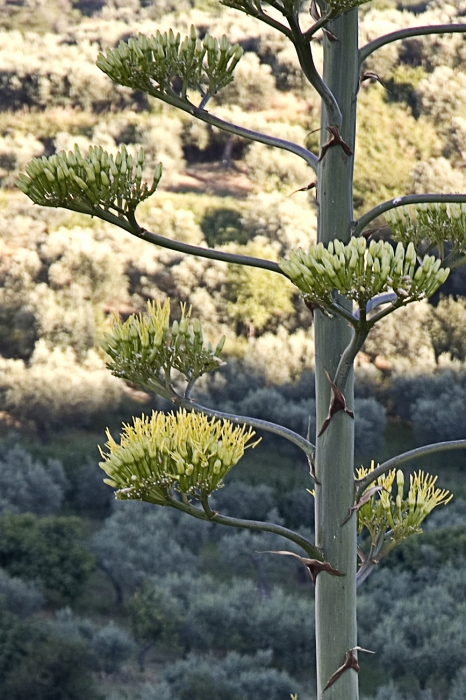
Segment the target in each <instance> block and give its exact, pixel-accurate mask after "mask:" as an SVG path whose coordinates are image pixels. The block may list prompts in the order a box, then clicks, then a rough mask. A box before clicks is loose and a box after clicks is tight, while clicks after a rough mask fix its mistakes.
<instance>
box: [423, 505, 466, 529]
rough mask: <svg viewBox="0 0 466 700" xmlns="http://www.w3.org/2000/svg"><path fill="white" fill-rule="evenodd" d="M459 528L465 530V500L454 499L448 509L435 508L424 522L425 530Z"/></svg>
mask: <svg viewBox="0 0 466 700" xmlns="http://www.w3.org/2000/svg"><path fill="white" fill-rule="evenodd" d="M457 526H461V527H464V528H465V529H466V500H464V499H463V498H454V499H453V501H452V502H451V503H450V504H449V508H437V509H436V510H435V511H434V512H433V513H432V515H431V517H430V518H429V520H428V521H427V522H426V526H425V528H424V529H425V530H426V531H429V530H437V529H440V528H446V527H457Z"/></svg>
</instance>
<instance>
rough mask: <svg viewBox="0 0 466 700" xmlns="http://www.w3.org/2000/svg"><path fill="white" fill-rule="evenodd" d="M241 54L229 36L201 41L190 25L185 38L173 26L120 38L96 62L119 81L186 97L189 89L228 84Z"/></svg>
mask: <svg viewBox="0 0 466 700" xmlns="http://www.w3.org/2000/svg"><path fill="white" fill-rule="evenodd" d="M242 55H243V49H242V48H241V46H240V45H239V44H234V45H232V44H230V43H229V42H228V40H227V38H226V36H223V37H222V38H221V40H220V41H218V40H217V39H215V38H214V37H212V36H210V35H209V34H206V36H205V37H204V39H203V40H202V41H201V40H200V39H198V38H197V35H196V30H195V28H194V27H193V26H191V29H190V33H189V35H188V36H187V37H185V38H184V39H183V40H181V35H180V34H179V33H177V34H175V33H174V32H173V30H172V29H170V30H169V31H168V32H164V33H163V34H162V33H161V32H159V31H157V33H156V35H155V36H150V37H146V36H144V35H142V34H140V35H139V36H138V38H137V39H134V38H132V39H129V41H128V42H127V43H125V42H123V41H121V42H120V43H119V45H118V47H117V48H116V49H107V51H106V53H105V55H104V54H99V57H98V59H97V66H98V67H99V68H100V69H101V70H102V71H103V72H104V73H106V74H107V75H108V76H109V77H110V78H111V79H112V80H113V81H114V82H116V83H119V84H120V85H126V86H128V87H132V88H134V89H144V90H148V91H149V92H150V91H151V89H152V88H155V89H158V90H161V91H162V92H165V93H170V94H172V95H179V96H181V97H182V98H183V99H185V98H186V97H187V90H188V89H193V90H197V91H200V92H201V94H202V95H203V96H204V95H209V96H210V95H214V94H215V93H216V92H217V91H218V90H220V88H222V87H225V86H226V85H228V83H230V82H231V81H232V80H233V71H234V69H235V67H236V65H237V63H238V61H239V60H240V58H241V56H242ZM175 80H178V81H179V85H176V84H175V82H174V81H175Z"/></svg>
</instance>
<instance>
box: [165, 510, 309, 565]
mask: <svg viewBox="0 0 466 700" xmlns="http://www.w3.org/2000/svg"><path fill="white" fill-rule="evenodd" d="M168 505H169V506H171V507H172V508H176V509H177V510H181V511H183V513H188V514H189V515H192V516H193V517H194V518H198V519H199V520H207V522H211V523H218V524H219V525H227V526H229V527H237V528H242V529H244V530H255V531H256V532H272V533H273V534H274V535H280V537H284V538H285V539H287V540H290V541H291V542H294V543H295V544H297V545H298V546H299V547H301V549H302V550H304V551H305V552H306V554H307V555H308V556H309V557H311V559H318V560H319V561H323V557H322V552H321V551H320V550H319V549H318V548H317V547H315V546H314V545H313V544H312V543H311V542H309V540H306V539H305V538H304V537H301V535H298V533H297V532H293V530H288V528H286V527H283V526H282V525H276V524H275V523H266V522H260V521H259V520H242V519H241V518H231V517H230V516H228V515H220V514H219V513H216V512H215V511H211V510H210V507H205V504H204V508H205V509H203V510H201V509H200V508H196V507H195V506H193V505H191V504H190V503H183V502H182V501H177V500H176V499H175V498H171V499H170V501H169V503H168Z"/></svg>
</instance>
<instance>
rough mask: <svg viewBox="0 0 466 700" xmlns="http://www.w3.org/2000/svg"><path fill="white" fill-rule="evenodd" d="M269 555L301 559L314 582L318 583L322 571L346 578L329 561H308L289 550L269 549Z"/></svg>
mask: <svg viewBox="0 0 466 700" xmlns="http://www.w3.org/2000/svg"><path fill="white" fill-rule="evenodd" d="M267 553H268V554H283V555H285V556H289V557H295V558H296V559H299V561H300V562H301V563H302V564H304V566H305V567H306V568H307V570H308V571H309V573H310V575H311V578H312V580H313V582H314V583H315V582H316V578H317V576H318V575H319V574H320V572H321V571H326V572H327V573H328V574H330V576H344V575H345V574H342V573H341V571H338V569H335V568H334V567H333V566H332V565H331V564H329V563H328V561H319V560H318V559H306V558H305V557H301V556H300V555H299V554H295V552H288V551H287V550H282V549H280V550H272V549H268V550H267Z"/></svg>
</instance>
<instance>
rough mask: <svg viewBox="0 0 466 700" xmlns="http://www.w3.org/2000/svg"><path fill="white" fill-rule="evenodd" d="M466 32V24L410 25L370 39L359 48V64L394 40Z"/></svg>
mask: <svg viewBox="0 0 466 700" xmlns="http://www.w3.org/2000/svg"><path fill="white" fill-rule="evenodd" d="M463 32H466V24H431V25H430V26H425V27H410V28H408V29H398V30H397V31H396V32H390V34H385V36H380V37H379V38H378V39H374V40H373V41H370V42H369V43H368V44H366V45H365V46H363V47H362V48H361V49H359V65H361V64H362V63H364V61H365V60H366V58H367V57H368V56H370V55H371V53H373V52H374V51H377V49H380V48H381V47H382V46H386V45H387V44H391V43H392V42H393V41H401V40H402V39H409V38H410V37H412V36H425V35H427V34H456V33H463Z"/></svg>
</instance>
